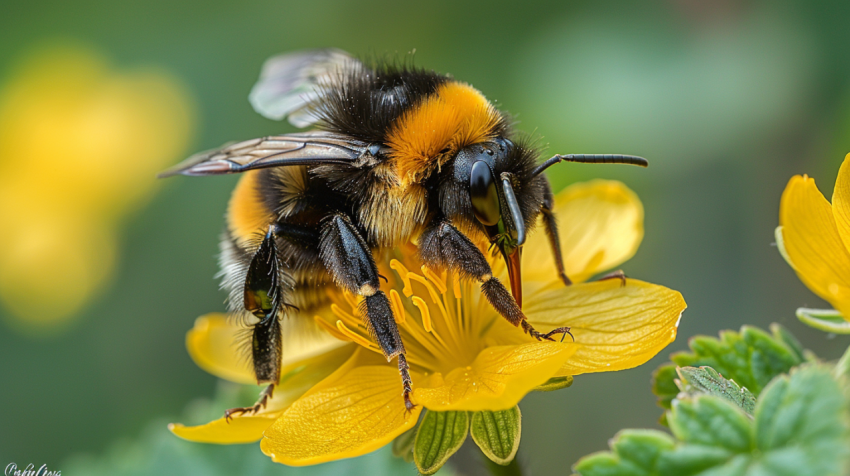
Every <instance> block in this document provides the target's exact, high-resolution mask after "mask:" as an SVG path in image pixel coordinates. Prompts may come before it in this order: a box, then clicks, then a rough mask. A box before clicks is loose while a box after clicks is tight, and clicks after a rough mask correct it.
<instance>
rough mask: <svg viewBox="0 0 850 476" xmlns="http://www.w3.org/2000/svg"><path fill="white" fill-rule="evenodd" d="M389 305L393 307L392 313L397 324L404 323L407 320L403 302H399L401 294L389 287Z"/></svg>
mask: <svg viewBox="0 0 850 476" xmlns="http://www.w3.org/2000/svg"><path fill="white" fill-rule="evenodd" d="M390 306H392V308H393V315H394V316H395V321H396V322H397V323H398V325H404V322H405V321H406V320H407V313H405V312H404V304H403V303H402V302H401V296H399V295H398V291H396V290H395V289H390Z"/></svg>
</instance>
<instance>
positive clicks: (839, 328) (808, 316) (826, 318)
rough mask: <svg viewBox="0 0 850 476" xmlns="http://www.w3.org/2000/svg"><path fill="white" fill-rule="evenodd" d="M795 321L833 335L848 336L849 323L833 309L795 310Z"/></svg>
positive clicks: (802, 308)
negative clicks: (797, 320)
mask: <svg viewBox="0 0 850 476" xmlns="http://www.w3.org/2000/svg"><path fill="white" fill-rule="evenodd" d="M797 319H799V320H800V322H802V323H803V324H805V325H807V326H809V327H814V328H815V329H819V330H822V331H824V332H832V333H833V334H850V322H847V321H845V320H844V315H843V314H841V312H839V311H836V310H835V309H808V308H805V307H801V308H799V309H797Z"/></svg>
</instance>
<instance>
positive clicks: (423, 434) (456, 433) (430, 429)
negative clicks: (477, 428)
mask: <svg viewBox="0 0 850 476" xmlns="http://www.w3.org/2000/svg"><path fill="white" fill-rule="evenodd" d="M468 433H469V413H467V412H464V411H459V412H458V411H449V412H435V411H430V410H427V411H426V412H425V416H424V417H422V420H421V421H420V422H419V430H418V431H417V432H416V439H415V441H414V444H413V461H414V462H415V463H416V467H417V468H419V472H420V473H422V474H434V473H436V472H437V471H438V470H439V469H440V468H441V467H442V466H443V465H444V464H445V463H446V461H447V460H448V459H449V457H450V456H451V455H453V454H455V452H456V451H457V450H459V449H460V446H461V445H462V444H463V442H464V441H465V440H466V435H467V434H468Z"/></svg>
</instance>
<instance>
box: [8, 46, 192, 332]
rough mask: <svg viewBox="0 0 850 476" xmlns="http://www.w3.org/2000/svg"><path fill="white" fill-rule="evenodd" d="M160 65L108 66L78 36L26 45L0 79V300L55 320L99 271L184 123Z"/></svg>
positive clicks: (95, 284)
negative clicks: (122, 69) (68, 41)
mask: <svg viewBox="0 0 850 476" xmlns="http://www.w3.org/2000/svg"><path fill="white" fill-rule="evenodd" d="M192 115H193V114H192V108H191V104H190V102H189V99H188V95H187V93H186V91H185V90H184V89H183V88H182V86H181V85H180V84H179V82H178V81H176V80H175V78H173V77H172V76H171V75H169V74H166V73H164V72H162V71H159V70H154V69H145V70H136V71H132V72H127V73H118V72H115V71H113V70H112V69H111V68H110V67H109V65H108V63H107V62H106V61H105V60H104V59H103V58H102V57H101V56H100V55H99V54H98V53H97V52H95V51H92V50H91V49H88V48H85V47H79V46H61V47H58V46H56V47H50V48H46V49H42V50H39V51H36V52H34V53H32V54H30V55H29V56H28V57H27V58H26V60H25V61H24V62H23V64H21V65H20V66H18V67H17V68H16V69H14V70H13V74H12V75H11V76H10V78H9V80H8V81H7V82H6V83H5V84H3V85H2V88H0V223H2V224H3V225H2V226H3V232H2V233H0V299H2V301H3V302H4V304H5V306H6V307H7V308H8V309H9V310H10V311H12V317H15V318H17V319H16V320H15V321H12V322H13V323H14V324H17V325H19V327H23V328H24V329H28V328H31V327H32V326H37V327H38V329H39V332H43V331H44V329H51V330H55V329H57V328H59V327H60V326H56V324H57V323H59V322H62V321H63V320H65V319H67V318H69V317H71V316H72V315H73V314H74V312H75V311H77V310H78V309H80V308H81V307H82V306H83V305H84V304H85V303H86V302H87V301H88V300H89V299H90V297H91V296H92V295H93V293H95V292H96V291H97V290H98V288H99V287H100V286H102V284H103V283H104V282H105V280H106V279H107V277H108V276H109V274H110V272H111V270H112V268H113V265H114V261H115V255H116V248H117V232H118V225H119V223H120V220H121V219H122V218H123V216H124V215H126V214H127V213H128V212H130V211H131V210H133V209H134V208H136V207H138V206H139V205H140V204H141V203H142V202H144V201H145V200H146V199H147V198H148V197H149V196H150V195H151V192H152V191H153V188H154V185H155V178H154V177H155V174H156V172H157V171H158V170H160V169H161V168H162V167H164V166H165V165H166V164H167V163H169V162H170V161H171V160H172V159H173V158H174V156H177V155H179V154H181V153H182V151H183V150H184V149H185V147H186V145H187V142H188V139H189V136H190V131H191V125H192V122H193V120H192V119H193V118H192Z"/></svg>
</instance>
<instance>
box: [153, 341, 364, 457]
mask: <svg viewBox="0 0 850 476" xmlns="http://www.w3.org/2000/svg"><path fill="white" fill-rule="evenodd" d="M354 349H355V346H354V345H347V346H345V347H341V348H339V349H334V350H332V351H330V352H328V353H325V354H321V355H319V356H316V357H313V358H310V359H307V360H304V361H302V362H300V363H299V364H297V365H291V366H289V367H287V368H284V369H282V371H281V373H282V376H281V378H280V384H279V385H278V386H277V387H276V388H275V391H274V393H273V394H272V397H271V398H270V399H269V401H268V403H267V404H266V407H265V408H263V409H262V410H260V411H259V412H258V413H257V414H255V415H241V416H234V417H232V418H231V419H230V421H229V422H228V421H227V420H225V419H224V418H219V419H218V420H214V421H212V422H210V423H207V424H205V425H198V426H183V425H181V424H179V423H172V424H171V425H168V429H169V430H171V431H172V432H173V433H174V434H175V435H177V436H179V437H180V438H183V439H186V440H190V441H197V442H199V443H221V444H233V443H249V442H252V441H257V440H259V439H260V438H262V436H263V432H264V431H265V430H266V428H268V427H269V426H271V424H272V423H274V422H275V420H277V419H278V417H280V414H281V413H283V411H284V410H286V409H287V408H289V406H290V405H292V402H294V401H295V400H297V399H298V398H300V397H301V396H302V395H304V393H306V392H307V391H308V390H310V389H311V388H313V387H314V386H315V385H316V384H318V383H319V382H321V381H322V380H323V379H325V378H326V377H327V376H328V375H330V374H332V373H333V372H334V371H335V370H337V369H338V368H339V367H340V366H341V365H343V364H345V362H346V361H348V359H349V358H351V355H352V354H353V353H354Z"/></svg>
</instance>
